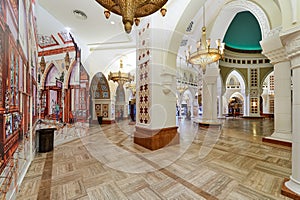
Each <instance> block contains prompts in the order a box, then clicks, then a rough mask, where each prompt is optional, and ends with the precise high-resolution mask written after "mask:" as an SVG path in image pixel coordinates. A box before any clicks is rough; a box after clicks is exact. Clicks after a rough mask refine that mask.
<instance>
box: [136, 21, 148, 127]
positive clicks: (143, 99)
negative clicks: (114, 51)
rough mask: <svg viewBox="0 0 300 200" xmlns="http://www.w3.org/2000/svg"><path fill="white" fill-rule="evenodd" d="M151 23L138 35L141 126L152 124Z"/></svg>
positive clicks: (139, 115) (138, 104) (138, 108)
mask: <svg viewBox="0 0 300 200" xmlns="http://www.w3.org/2000/svg"><path fill="white" fill-rule="evenodd" d="M149 27H150V23H147V24H146V25H145V26H144V27H143V28H141V29H140V30H139V34H138V52H137V54H138V56H137V57H138V58H137V65H138V73H137V83H138V84H137V85H138V87H137V94H138V97H137V98H138V99H137V102H138V103H137V119H138V122H139V123H141V124H150V122H151V117H150V113H149V109H150V107H151V97H150V94H151V87H150V80H151V77H150V72H151V64H150V54H151V52H150V49H149V48H150V38H151V37H150V29H149Z"/></svg>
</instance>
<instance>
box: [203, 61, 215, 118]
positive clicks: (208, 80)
mask: <svg viewBox="0 0 300 200" xmlns="http://www.w3.org/2000/svg"><path fill="white" fill-rule="evenodd" d="M218 76H219V68H218V65H217V64H216V63H214V64H211V65H210V66H209V67H207V68H206V73H205V75H204V76H203V117H202V119H203V120H205V121H216V120H217V78H218Z"/></svg>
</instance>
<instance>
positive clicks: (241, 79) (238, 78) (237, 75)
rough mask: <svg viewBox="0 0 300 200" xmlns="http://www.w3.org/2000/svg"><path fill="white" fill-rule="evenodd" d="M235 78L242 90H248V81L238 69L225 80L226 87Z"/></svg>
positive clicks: (232, 71)
mask: <svg viewBox="0 0 300 200" xmlns="http://www.w3.org/2000/svg"><path fill="white" fill-rule="evenodd" d="M231 78H234V79H235V81H238V82H239V83H240V88H244V89H245V88H246V81H245V79H244V77H243V75H242V74H240V73H239V72H238V71H237V70H236V69H232V70H231V72H230V73H228V75H227V76H226V78H225V80H226V82H225V87H227V84H228V83H229V81H230V79H231Z"/></svg>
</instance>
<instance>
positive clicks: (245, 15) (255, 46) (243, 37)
mask: <svg viewBox="0 0 300 200" xmlns="http://www.w3.org/2000/svg"><path fill="white" fill-rule="evenodd" d="M223 41H224V42H225V44H226V46H228V47H230V48H233V49H237V50H248V51H249V50H255V51H257V50H261V46H260V44H259V41H261V30H260V26H259V24H258V21H257V20H256V18H255V17H254V16H253V15H252V14H251V13H250V12H249V11H244V12H240V13H238V14H237V15H236V16H235V17H234V18H233V20H232V22H231V24H230V25H229V27H228V29H227V32H226V34H225V37H224V40H223Z"/></svg>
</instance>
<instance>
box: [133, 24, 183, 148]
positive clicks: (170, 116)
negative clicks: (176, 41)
mask: <svg viewBox="0 0 300 200" xmlns="http://www.w3.org/2000/svg"><path fill="white" fill-rule="evenodd" d="M140 27H141V29H140V30H138V42H137V43H138V47H137V78H136V80H137V99H136V100H137V109H136V113H137V119H136V127H135V128H136V131H135V133H134V143H136V144H139V145H141V146H143V147H145V148H148V149H150V150H156V149H159V148H163V147H165V146H168V145H173V144H178V143H179V135H178V133H177V128H178V127H177V126H176V95H175V86H176V79H175V77H176V70H175V66H167V64H166V63H165V58H166V57H167V54H171V53H169V51H168V50H166V49H164V48H165V46H166V45H165V42H166V40H167V38H164V37H165V36H166V35H167V34H168V33H167V32H164V30H161V29H159V30H158V29H151V28H150V27H151V21H150V20H149V22H148V23H147V20H143V21H142V22H141V25H140ZM171 55H172V54H171ZM174 59H176V55H175V54H174Z"/></svg>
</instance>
